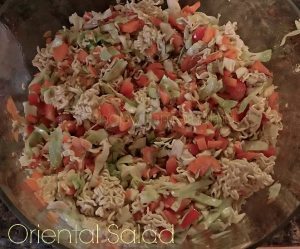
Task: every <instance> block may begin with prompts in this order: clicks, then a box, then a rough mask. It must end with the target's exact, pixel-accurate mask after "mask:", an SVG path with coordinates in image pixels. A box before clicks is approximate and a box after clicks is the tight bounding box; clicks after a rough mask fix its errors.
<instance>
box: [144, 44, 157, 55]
mask: <svg viewBox="0 0 300 249" xmlns="http://www.w3.org/2000/svg"><path fill="white" fill-rule="evenodd" d="M157 51H158V49H157V45H156V43H155V42H153V43H152V45H151V46H150V47H149V48H148V49H146V51H145V53H146V55H148V56H150V57H152V56H154V55H156V53H157Z"/></svg>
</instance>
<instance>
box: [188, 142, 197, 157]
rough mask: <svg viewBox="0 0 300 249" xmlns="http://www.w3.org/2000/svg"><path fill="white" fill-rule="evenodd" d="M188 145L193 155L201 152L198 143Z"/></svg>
mask: <svg viewBox="0 0 300 249" xmlns="http://www.w3.org/2000/svg"><path fill="white" fill-rule="evenodd" d="M186 147H187V149H188V150H189V152H190V153H191V154H192V155H193V156H196V155H197V154H198V153H199V152H200V151H199V148H198V146H197V145H196V144H187V145H186Z"/></svg>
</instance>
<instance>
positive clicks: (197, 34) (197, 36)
mask: <svg viewBox="0 0 300 249" xmlns="http://www.w3.org/2000/svg"><path fill="white" fill-rule="evenodd" d="M205 30H206V28H205V27H198V28H197V29H196V30H195V31H194V32H193V35H192V39H193V42H197V41H200V40H202V39H203V37H204V34H205Z"/></svg>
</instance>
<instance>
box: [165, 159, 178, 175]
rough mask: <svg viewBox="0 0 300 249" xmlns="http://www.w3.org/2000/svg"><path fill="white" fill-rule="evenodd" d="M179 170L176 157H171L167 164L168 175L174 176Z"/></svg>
mask: <svg viewBox="0 0 300 249" xmlns="http://www.w3.org/2000/svg"><path fill="white" fill-rule="evenodd" d="M176 169H177V160H176V157H175V156H171V157H169V159H168V161H167V163H166V170H167V175H172V174H175V173H176Z"/></svg>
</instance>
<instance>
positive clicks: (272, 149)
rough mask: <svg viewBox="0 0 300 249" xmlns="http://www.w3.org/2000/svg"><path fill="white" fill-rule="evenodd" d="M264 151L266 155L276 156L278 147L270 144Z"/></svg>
mask: <svg viewBox="0 0 300 249" xmlns="http://www.w3.org/2000/svg"><path fill="white" fill-rule="evenodd" d="M263 153H264V155H265V156H266V157H271V156H276V148H275V147H273V146H270V147H269V148H268V150H265V151H263Z"/></svg>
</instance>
